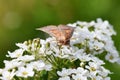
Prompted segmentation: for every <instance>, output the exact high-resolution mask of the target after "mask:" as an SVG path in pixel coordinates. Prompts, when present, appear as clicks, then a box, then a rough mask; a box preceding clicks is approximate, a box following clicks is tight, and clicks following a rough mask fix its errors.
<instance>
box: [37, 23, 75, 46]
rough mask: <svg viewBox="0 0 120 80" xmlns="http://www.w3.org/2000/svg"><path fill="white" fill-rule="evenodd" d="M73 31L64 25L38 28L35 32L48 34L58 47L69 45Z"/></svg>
mask: <svg viewBox="0 0 120 80" xmlns="http://www.w3.org/2000/svg"><path fill="white" fill-rule="evenodd" d="M74 29H75V28H74V27H70V26H66V25H58V26H54V25H50V26H45V27H42V28H38V29H37V30H41V31H43V32H46V33H48V34H49V35H50V36H53V37H55V38H56V40H57V42H58V43H59V45H69V43H70V38H71V37H72V34H73V32H74Z"/></svg>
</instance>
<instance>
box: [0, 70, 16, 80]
mask: <svg viewBox="0 0 120 80" xmlns="http://www.w3.org/2000/svg"><path fill="white" fill-rule="evenodd" d="M15 74H16V73H15V70H14V69H13V70H12V71H11V72H10V71H7V70H4V71H3V72H2V76H1V77H0V79H2V80H12V79H13V77H14V75H15Z"/></svg>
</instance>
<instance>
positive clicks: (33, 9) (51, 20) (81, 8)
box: [0, 0, 120, 80]
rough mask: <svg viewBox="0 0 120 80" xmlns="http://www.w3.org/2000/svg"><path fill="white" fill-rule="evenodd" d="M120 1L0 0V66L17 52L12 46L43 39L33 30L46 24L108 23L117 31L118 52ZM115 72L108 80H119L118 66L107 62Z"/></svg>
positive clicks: (118, 44)
mask: <svg viewBox="0 0 120 80" xmlns="http://www.w3.org/2000/svg"><path fill="white" fill-rule="evenodd" d="M119 3H120V0H0V67H3V66H4V64H3V60H5V59H7V58H6V56H5V55H6V54H7V51H8V50H9V51H14V50H15V49H17V47H16V46H15V43H18V42H23V41H25V40H28V39H33V38H37V37H40V38H45V34H44V33H43V32H40V31H37V30H35V29H36V28H38V27H42V26H46V25H59V24H67V23H73V22H76V21H77V20H80V21H91V20H96V18H102V19H103V20H108V21H109V22H110V23H111V24H112V25H113V26H114V29H115V30H116V32H117V36H113V40H114V41H115V45H116V47H117V49H118V51H119V52H120V35H119V34H120V4H119ZM105 67H106V68H108V69H110V70H111V71H112V72H114V73H113V74H112V75H110V76H111V78H112V79H111V80H119V79H120V65H118V64H111V63H109V62H106V66H105Z"/></svg>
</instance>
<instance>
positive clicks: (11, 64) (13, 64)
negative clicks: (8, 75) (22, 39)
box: [4, 59, 24, 70]
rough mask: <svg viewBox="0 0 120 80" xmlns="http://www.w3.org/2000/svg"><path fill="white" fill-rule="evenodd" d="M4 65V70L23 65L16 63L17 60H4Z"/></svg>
mask: <svg viewBox="0 0 120 80" xmlns="http://www.w3.org/2000/svg"><path fill="white" fill-rule="evenodd" d="M4 63H5V69H6V70H9V69H13V68H15V67H19V66H21V65H24V63H22V62H20V61H18V60H17V59H13V60H11V61H7V60H4Z"/></svg>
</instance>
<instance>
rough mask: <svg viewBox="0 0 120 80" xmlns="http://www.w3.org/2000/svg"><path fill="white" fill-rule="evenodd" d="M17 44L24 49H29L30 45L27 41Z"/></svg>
mask: <svg viewBox="0 0 120 80" xmlns="http://www.w3.org/2000/svg"><path fill="white" fill-rule="evenodd" d="M16 46H18V47H19V48H21V49H24V50H27V49H28V46H27V45H26V44H25V43H16Z"/></svg>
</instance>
